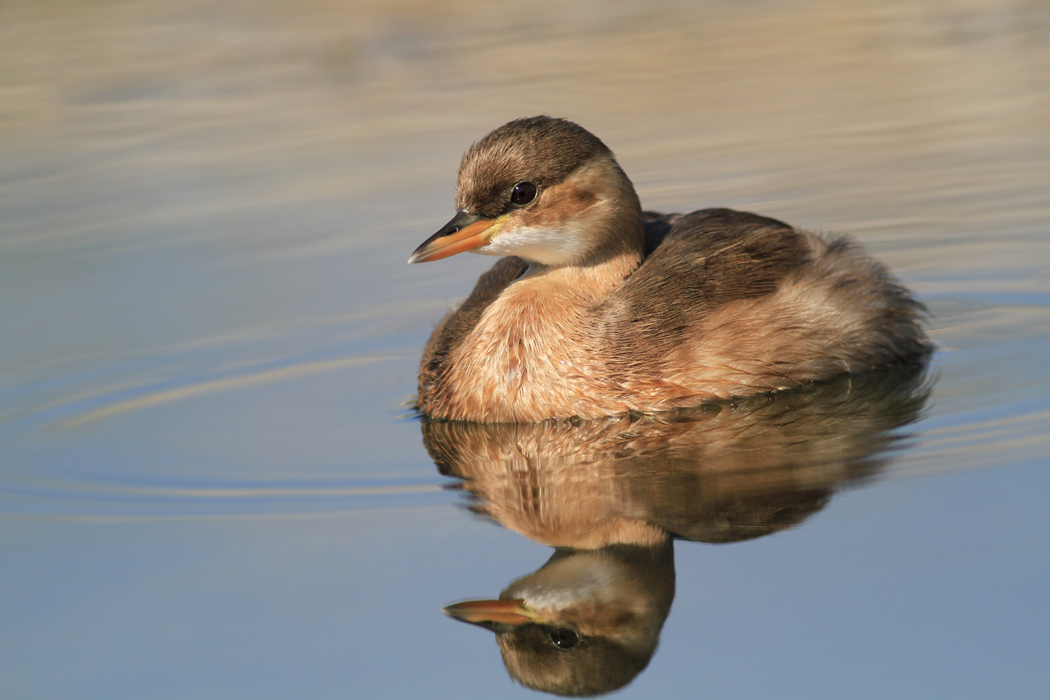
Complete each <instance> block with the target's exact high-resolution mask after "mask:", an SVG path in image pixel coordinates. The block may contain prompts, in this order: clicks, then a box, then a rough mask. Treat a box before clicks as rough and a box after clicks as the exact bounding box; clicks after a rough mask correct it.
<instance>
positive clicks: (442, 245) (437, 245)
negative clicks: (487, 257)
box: [408, 209, 499, 263]
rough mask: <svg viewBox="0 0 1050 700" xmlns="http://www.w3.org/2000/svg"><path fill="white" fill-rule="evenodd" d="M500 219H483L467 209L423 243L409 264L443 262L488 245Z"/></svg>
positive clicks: (409, 260) (413, 254)
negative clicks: (453, 256)
mask: <svg viewBox="0 0 1050 700" xmlns="http://www.w3.org/2000/svg"><path fill="white" fill-rule="evenodd" d="M497 221H499V219H483V218H481V217H480V216H475V215H474V214H470V213H468V212H467V211H466V210H465V209H464V210H461V211H460V212H459V213H458V214H456V215H455V216H454V217H453V218H452V221H449V222H448V223H447V224H445V225H444V226H442V227H441V230H440V231H438V232H437V233H435V234H434V235H433V236H431V237H430V238H428V239H426V240H425V241H423V245H421V246H419V247H418V248H416V251H415V252H414V253H412V256H411V257H410V258H409V259H408V262H409V263H418V262H430V261H431V260H441V259H442V258H447V257H450V256H452V255H456V254H457V253H463V252H466V251H468V250H474V249H475V248H480V247H481V246H484V245H488V243H489V241H490V240H492V236H493V235H494V234H495V233H496V231H497V230H498V228H493V226H494V225H495V224H496V222H497Z"/></svg>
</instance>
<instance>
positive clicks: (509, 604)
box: [441, 600, 541, 632]
mask: <svg viewBox="0 0 1050 700" xmlns="http://www.w3.org/2000/svg"><path fill="white" fill-rule="evenodd" d="M441 612H443V613H445V614H446V615H448V616H449V617H451V618H455V619H456V620H459V621H461V622H469V623H470V624H472V625H478V626H480V627H486V628H488V629H491V630H494V631H497V632H499V631H504V630H507V629H509V628H511V627H520V626H521V625H525V624H528V623H530V622H541V620H540V616H539V615H537V614H536V613H534V612H533V611H532V610H529V608H528V607H526V606H525V601H524V600H468V601H466V602H463V603H456V604H455V605H449V606H448V607H447V608H442V609H441Z"/></svg>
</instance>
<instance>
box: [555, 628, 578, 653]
mask: <svg viewBox="0 0 1050 700" xmlns="http://www.w3.org/2000/svg"><path fill="white" fill-rule="evenodd" d="M551 641H552V642H554V646H556V647H558V648H559V649H570V648H572V647H574V646H576V642H578V641H580V637H579V636H578V635H577V634H576V633H575V632H573V631H572V630H570V629H567V628H565V627H559V628H558V629H553V630H551Z"/></svg>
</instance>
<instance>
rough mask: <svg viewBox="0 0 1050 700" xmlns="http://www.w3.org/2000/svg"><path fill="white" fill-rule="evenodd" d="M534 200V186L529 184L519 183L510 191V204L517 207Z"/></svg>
mask: <svg viewBox="0 0 1050 700" xmlns="http://www.w3.org/2000/svg"><path fill="white" fill-rule="evenodd" d="M534 199H536V185H534V184H532V183H531V182H519V183H518V184H516V185H514V189H513V190H511V191H510V203H511V204H516V205H518V206H519V207H520V206H523V205H525V204H528V203H529V202H531V201H532V200H534Z"/></svg>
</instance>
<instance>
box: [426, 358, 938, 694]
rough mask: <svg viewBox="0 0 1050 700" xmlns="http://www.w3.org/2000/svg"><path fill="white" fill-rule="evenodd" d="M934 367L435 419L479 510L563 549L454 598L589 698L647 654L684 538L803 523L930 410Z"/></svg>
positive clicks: (543, 682) (461, 615) (517, 661)
mask: <svg viewBox="0 0 1050 700" xmlns="http://www.w3.org/2000/svg"><path fill="white" fill-rule="evenodd" d="M928 395H929V386H928V384H927V383H926V381H925V371H924V370H923V369H922V368H920V367H914V366H898V367H893V368H889V369H886V370H882V371H877V372H870V373H867V374H865V375H862V376H845V377H840V378H839V379H837V380H835V381H832V382H828V383H825V384H821V385H817V386H815V387H811V388H807V389H803V390H798V391H793V392H785V393H781V394H776V395H768V396H767V395H760V396H755V397H751V398H749V399H746V400H743V401H740V402H737V403H727V402H715V403H709V404H705V405H704V406H703V407H701V408H698V409H691V410H688V409H687V410H682V411H678V412H675V413H670V414H659V415H654V416H643V417H640V418H639V417H630V416H625V417H616V418H604V419H598V420H595V421H587V422H581V421H547V422H543V423H522V424H496V425H493V424H489V425H486V424H480V423H466V422H448V421H425V422H424V423H423V438H424V442H425V443H426V446H427V449H428V451H429V452H430V455H431V457H432V458H433V459H434V461H435V463H436V464H437V465H438V468H439V470H440V471H441V472H442V473H443V474H448V475H451V476H456V477H459V478H461V479H463V480H464V481H463V483H462V488H464V489H465V490H466V491H467V492H468V494H469V497H470V499H471V501H472V506H471V509H472V510H473V511H474V512H476V513H478V514H481V515H484V516H486V517H488V518H491V519H492V520H494V521H496V522H498V523H499V524H500V525H502V526H504V527H506V528H509V529H511V530H514V531H515V532H518V533H520V534H522V535H524V536H526V537H528V538H529V539H531V540H533V541H536V542H539V543H542V544H545V545H549V546H552V547H555V548H556V550H555V553H554V555H553V556H552V557H551V559H550V560H549V561H548V562H547V563H546V564H545V565H544V566H543V567H542V568H541V569H539V570H538V571H536V572H535V573H533V574H530V575H528V576H524V577H522V578H520V579H518V580H516V581H514V582H513V583H512V584H511V585H510V586H508V587H507V588H506V589H505V590H504V591H503V592H502V593H501V594H500V596H499V599H498V600H473V601H466V602H463V603H457V604H455V605H450V606H448V607H447V608H445V613H446V614H448V615H450V616H451V617H453V618H455V619H458V620H462V621H463V622H468V623H471V624H474V625H479V626H481V627H485V628H487V629H490V630H492V631H493V632H495V633H496V640H497V644H498V646H499V649H500V653H501V655H502V657H503V661H504V664H505V665H506V667H507V671H508V672H509V673H510V674H511V676H512V677H514V678H515V679H516V680H518V681H519V682H520V683H522V684H523V685H525V686H527V687H530V688H534V689H537V690H543V691H546V692H551V693H556V694H560V695H593V694H597V693H601V692H609V691H612V690H615V689H617V688H620V687H622V686H623V685H625V684H627V683H629V682H630V681H631V680H632V679H633V678H634V677H635V676H636V675H637V674H638V673H640V672H641V671H642V670H643V669H644V668H645V667H646V666H647V665H648V663H649V660H650V658H651V657H652V654H653V653H654V652H655V650H656V646H657V642H658V641H659V636H660V630H661V629H662V627H663V624H664V621H665V620H666V618H667V615H668V612H669V611H670V606H671V601H672V599H673V597H674V590H675V571H674V560H673V547H672V540H673V539H675V538H677V539H684V540H692V541H698V542H708V543H717V544H724V543H731V542H740V541H744V540H750V539H754V538H757V537H762V536H765V535H770V534H773V533H776V532H779V531H781V530H785V529H787V528H791V527H795V526H797V525H799V524H801V523H802V522H804V521H805V520H806V519H807V518H809V517H810V516H812V515H813V514H814V513H816V512H818V511H820V510H821V509H822V508H824V506H825V505H826V504H827V503H828V501H829V500H830V499H831V497H832V495H833V494H834V492H835V491H836V490H839V489H841V488H843V487H844V486H846V485H848V484H850V483H856V482H858V481H860V480H863V479H866V478H869V477H871V476H872V475H874V474H875V473H877V472H878V471H879V470H880V469H881V468H882V467H883V466H884V464H885V463H886V461H887V460H886V457H885V454H886V452H887V450H888V448H889V447H890V446H891V445H892V444H893V442H894V441H895V439H896V438H895V437H894V433H893V431H894V430H896V429H899V428H901V427H903V426H905V425H907V424H909V423H911V422H913V421H914V420H916V419H917V418H918V417H919V416H920V415H921V413H922V410H923V407H924V406H925V403H926V400H927V398H928Z"/></svg>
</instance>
